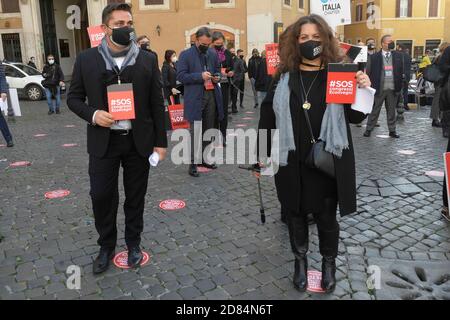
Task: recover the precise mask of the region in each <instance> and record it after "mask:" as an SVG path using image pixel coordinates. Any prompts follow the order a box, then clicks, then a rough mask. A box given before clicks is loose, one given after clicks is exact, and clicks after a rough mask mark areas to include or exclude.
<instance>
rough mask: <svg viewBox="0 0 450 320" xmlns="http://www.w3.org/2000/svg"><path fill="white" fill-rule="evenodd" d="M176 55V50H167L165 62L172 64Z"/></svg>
mask: <svg viewBox="0 0 450 320" xmlns="http://www.w3.org/2000/svg"><path fill="white" fill-rule="evenodd" d="M174 53H176V52H175V51H174V50H167V51H166V53H165V54H164V60H166V62H168V63H170V62H171V58H172V56H173V54H174Z"/></svg>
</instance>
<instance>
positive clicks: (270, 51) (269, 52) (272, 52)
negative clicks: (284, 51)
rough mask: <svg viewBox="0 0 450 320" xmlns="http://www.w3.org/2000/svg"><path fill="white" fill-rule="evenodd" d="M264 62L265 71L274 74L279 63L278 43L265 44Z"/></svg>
mask: <svg viewBox="0 0 450 320" xmlns="http://www.w3.org/2000/svg"><path fill="white" fill-rule="evenodd" d="M266 62H267V73H268V74H269V75H274V74H275V73H276V72H277V68H278V65H279V64H280V56H279V55H278V43H271V44H266Z"/></svg>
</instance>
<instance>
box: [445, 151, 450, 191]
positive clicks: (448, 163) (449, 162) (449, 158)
mask: <svg viewBox="0 0 450 320" xmlns="http://www.w3.org/2000/svg"><path fill="white" fill-rule="evenodd" d="M444 165H445V179H446V180H445V183H446V184H447V196H449V198H448V199H450V179H449V173H450V172H449V170H450V152H447V153H444Z"/></svg>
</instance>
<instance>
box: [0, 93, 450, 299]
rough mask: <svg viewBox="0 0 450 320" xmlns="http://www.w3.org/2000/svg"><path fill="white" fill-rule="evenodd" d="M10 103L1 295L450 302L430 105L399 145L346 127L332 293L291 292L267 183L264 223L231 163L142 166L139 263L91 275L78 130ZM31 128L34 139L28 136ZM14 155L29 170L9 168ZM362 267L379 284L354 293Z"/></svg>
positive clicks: (3, 163)
mask: <svg viewBox="0 0 450 320" xmlns="http://www.w3.org/2000/svg"><path fill="white" fill-rule="evenodd" d="M246 106H247V108H246V109H245V110H241V113H240V114H239V115H238V116H234V117H233V121H232V123H231V127H235V126H238V125H241V124H246V125H248V126H249V127H252V126H253V127H254V126H255V125H256V123H257V119H258V117H259V115H258V110H256V111H255V110H254V109H253V107H252V103H251V99H248V100H247V101H246ZM22 109H23V112H24V114H25V116H24V117H23V118H20V119H18V120H17V122H16V123H11V124H10V126H11V130H12V131H13V133H14V136H15V142H16V147H15V148H14V149H7V148H4V147H0V181H1V183H0V200H1V203H2V205H1V207H0V234H1V236H2V237H4V238H3V241H2V242H1V243H0V299H79V298H81V299H161V300H162V299H252V300H262V299H287V300H288V299H289V300H291V299H355V300H359V299H367V300H369V299H377V298H378V299H393V298H395V299H400V298H402V299H421V298H436V299H449V298H450V290H449V288H450V284H449V280H450V276H449V273H450V227H449V225H448V224H447V223H446V222H445V221H443V219H441V217H440V209H441V203H442V200H441V188H442V182H441V180H442V178H441V177H429V176H427V175H426V172H428V171H441V172H442V171H443V161H442V153H443V151H444V150H445V148H446V143H447V141H446V140H445V139H444V138H442V134H441V132H440V131H439V130H437V129H433V128H431V121H430V120H428V119H427V118H428V114H429V109H422V110H420V111H411V112H408V113H407V114H406V121H405V123H403V124H401V125H399V129H398V131H399V133H400V134H401V135H402V138H401V139H400V140H391V139H385V138H380V137H376V136H375V135H376V134H379V135H385V134H387V129H386V124H385V117H384V115H383V117H382V119H381V120H380V123H381V128H378V129H377V131H376V132H374V135H373V137H372V138H369V139H368V138H363V137H362V134H363V130H364V128H357V127H354V128H353V136H354V141H355V148H356V156H357V173H358V199H359V214H357V215H352V216H350V217H346V218H344V219H341V229H342V233H341V244H340V250H339V251H340V256H339V258H338V272H337V278H338V286H337V289H336V291H335V293H334V294H332V295H319V294H309V293H305V294H300V293H298V292H297V291H296V290H295V289H294V288H293V285H292V284H291V278H292V272H293V256H292V254H291V252H290V248H289V241H288V233H287V228H286V226H285V225H283V224H282V223H281V222H280V221H279V218H280V208H279V204H278V201H277V198H276V194H275V191H274V185H273V179H269V178H264V179H263V181H262V186H263V193H264V199H265V205H266V211H267V213H268V221H267V224H266V225H264V226H263V225H261V223H260V221H259V220H260V218H259V205H258V203H259V202H258V197H257V185H256V181H255V179H254V178H253V177H252V176H251V175H250V174H249V173H248V172H243V171H242V170H240V169H238V167H237V166H221V167H220V168H219V169H218V170H216V171H214V172H211V173H207V174H204V175H202V177H201V178H200V179H194V178H191V177H189V176H188V175H187V168H186V166H174V165H172V164H171V163H169V162H165V163H163V164H162V165H161V166H160V167H158V168H157V169H154V170H152V172H151V176H150V184H149V192H148V197H147V200H146V210H145V232H144V234H143V242H142V246H143V249H144V250H146V251H147V252H148V253H149V254H150V256H151V260H150V263H149V264H148V265H147V266H145V267H144V268H142V269H140V270H138V271H122V270H118V269H116V268H115V267H112V268H111V269H110V270H109V271H108V272H107V273H106V274H104V275H102V276H98V277H95V276H94V275H93V274H92V270H91V269H92V268H91V263H92V260H93V258H94V257H95V255H96V253H97V250H98V248H97V245H96V240H97V234H96V231H95V228H94V224H93V222H94V221H93V216H92V212H91V204H90V198H89V180H88V174H87V164H88V157H87V153H86V134H85V124H84V123H83V122H82V121H81V120H79V119H78V118H77V117H76V116H75V115H73V114H72V113H70V112H69V111H68V110H67V108H63V114H62V115H60V116H51V117H49V116H47V114H46V113H47V110H46V105H45V102H39V103H31V102H22ZM244 112H255V113H244ZM383 113H384V111H383ZM375 133H376V134H375ZM39 134H46V136H41V137H35V135H39ZM64 144H77V145H78V146H75V147H72V148H64V147H62V146H63V145H64ZM399 151H413V152H415V154H413V155H411V154H410V153H412V152H403V154H402V153H399ZM404 153H406V154H404ZM408 154H409V155H408ZM16 161H30V162H31V163H32V165H31V166H28V167H23V168H12V167H9V164H10V163H13V162H16ZM58 189H68V190H70V191H71V194H70V195H69V196H68V197H66V198H62V199H55V200H46V199H45V197H44V194H45V193H46V192H48V191H52V190H58ZM121 194H122V199H121V200H122V203H123V192H122V193H121ZM165 199H182V200H184V201H186V204H187V206H186V208H184V209H182V210H179V211H170V212H169V211H162V210H161V209H159V203H160V202H161V201H162V200H165ZM123 222H124V219H123V211H122V210H121V209H120V211H119V224H120V228H119V244H118V248H117V251H122V250H119V249H120V248H122V249H124V248H125V246H124V240H123V231H124V228H123ZM311 233H312V237H311V239H312V246H311V254H310V255H309V257H310V264H311V269H316V270H320V259H321V257H320V255H319V253H318V240H317V231H316V228H315V227H312V228H311ZM71 265H78V266H80V267H81V268H82V280H81V290H69V289H67V287H66V279H67V274H66V270H67V268H68V267H69V266H71ZM373 266H375V267H373ZM369 267H370V270H372V268H375V270H378V272H381V276H382V285H381V289H380V290H378V291H375V290H374V291H370V290H368V288H367V285H366V280H367V277H368V275H367V274H368V273H367V271H368V268H369ZM424 270H426V272H425V271H424ZM427 272H428V273H427ZM426 273H427V274H426Z"/></svg>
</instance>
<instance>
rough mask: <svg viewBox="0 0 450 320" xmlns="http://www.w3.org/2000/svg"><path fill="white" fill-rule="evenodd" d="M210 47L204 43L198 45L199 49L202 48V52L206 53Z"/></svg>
mask: <svg viewBox="0 0 450 320" xmlns="http://www.w3.org/2000/svg"><path fill="white" fill-rule="evenodd" d="M208 49H209V47H208V46H205V45H204V44H201V45H199V46H198V50H200V52H201V53H203V54H206V53H207V52H208Z"/></svg>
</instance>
